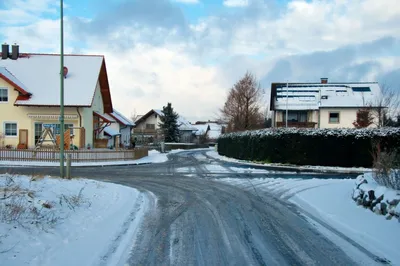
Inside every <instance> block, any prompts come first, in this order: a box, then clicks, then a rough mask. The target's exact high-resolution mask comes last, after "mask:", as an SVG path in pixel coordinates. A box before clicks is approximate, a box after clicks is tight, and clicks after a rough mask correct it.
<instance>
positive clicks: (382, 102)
mask: <svg viewBox="0 0 400 266" xmlns="http://www.w3.org/2000/svg"><path fill="white" fill-rule="evenodd" d="M369 105H370V108H371V110H372V116H373V117H374V120H375V122H374V123H375V124H376V126H377V127H385V126H388V125H389V121H390V119H393V118H396V117H397V116H398V115H399V114H400V112H399V108H400V97H399V90H397V89H394V88H393V87H391V86H388V85H387V84H382V85H381V94H380V95H378V96H377V97H376V99H375V100H374V101H373V102H372V103H370V104H369ZM389 118H390V119H389Z"/></svg>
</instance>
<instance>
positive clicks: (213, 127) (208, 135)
mask: <svg viewBox="0 0 400 266" xmlns="http://www.w3.org/2000/svg"><path fill="white" fill-rule="evenodd" d="M193 126H194V127H195V128H197V131H196V132H195V135H196V143H199V144H203V143H201V142H203V141H205V142H206V143H210V144H214V143H216V142H217V139H218V138H219V136H220V135H221V134H223V133H224V132H225V127H226V126H225V125H224V124H221V123H219V122H216V121H197V122H196V123H195V124H193Z"/></svg>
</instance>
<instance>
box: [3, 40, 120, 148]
mask: <svg viewBox="0 0 400 266" xmlns="http://www.w3.org/2000/svg"><path fill="white" fill-rule="evenodd" d="M9 49H10V47H9V46H8V45H4V44H3V45H2V53H1V60H0V132H1V133H2V136H3V137H2V143H0V145H4V146H9V147H18V146H20V147H23V146H25V148H26V147H29V148H33V147H35V145H36V143H37V141H38V140H39V139H40V137H41V134H42V132H43V130H44V128H50V129H51V130H52V132H53V133H54V135H55V136H57V135H59V134H60V133H61V132H64V130H66V129H69V130H70V138H71V139H70V141H71V144H73V145H75V146H78V147H79V148H84V147H87V146H90V147H96V146H106V144H105V145H104V143H107V142H108V139H107V138H106V137H105V136H104V128H106V127H107V126H110V125H111V124H112V123H114V122H115V121H111V119H110V116H108V115H107V114H110V113H113V106H112V102H111V95H110V88H109V83H108V77H107V70H106V65H105V59H104V56H99V55H93V56H91V55H65V56H64V64H65V67H64V71H63V73H60V55H56V54H32V53H30V54H28V53H19V46H17V45H13V46H12V51H11V52H10V51H9ZM60 75H64V106H65V110H64V113H65V115H64V123H65V129H62V130H61V129H60V122H59V118H60V115H59V114H60Z"/></svg>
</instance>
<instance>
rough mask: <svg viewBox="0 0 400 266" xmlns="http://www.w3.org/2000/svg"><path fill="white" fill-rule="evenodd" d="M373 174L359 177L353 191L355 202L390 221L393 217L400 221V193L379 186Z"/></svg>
mask: <svg viewBox="0 0 400 266" xmlns="http://www.w3.org/2000/svg"><path fill="white" fill-rule="evenodd" d="M373 175H374V174H373V173H367V174H364V175H360V176H358V177H357V179H356V182H355V187H354V189H353V195H352V198H353V200H354V201H355V202H356V203H357V204H358V205H361V206H363V207H365V208H368V209H370V210H371V211H373V212H375V213H376V214H380V215H385V216H386V218H387V219H388V220H390V219H392V218H393V217H395V218H397V219H399V221H400V204H399V202H400V191H398V190H393V189H390V188H387V187H385V186H381V185H380V184H378V183H377V182H376V181H375V180H374V177H373Z"/></svg>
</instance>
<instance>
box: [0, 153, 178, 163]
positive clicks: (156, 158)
mask: <svg viewBox="0 0 400 266" xmlns="http://www.w3.org/2000/svg"><path fill="white" fill-rule="evenodd" d="M179 151H182V150H175V151H174V152H172V153H175V152H179ZM170 153H171V152H170ZM167 155H168V153H160V152H159V151H156V150H150V151H149V156H146V157H143V158H141V159H138V160H129V161H109V162H72V166H107V165H131V164H132V165H135V164H148V163H163V162H166V161H168V158H167ZM59 165H60V163H58V162H20V161H0V166H59Z"/></svg>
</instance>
